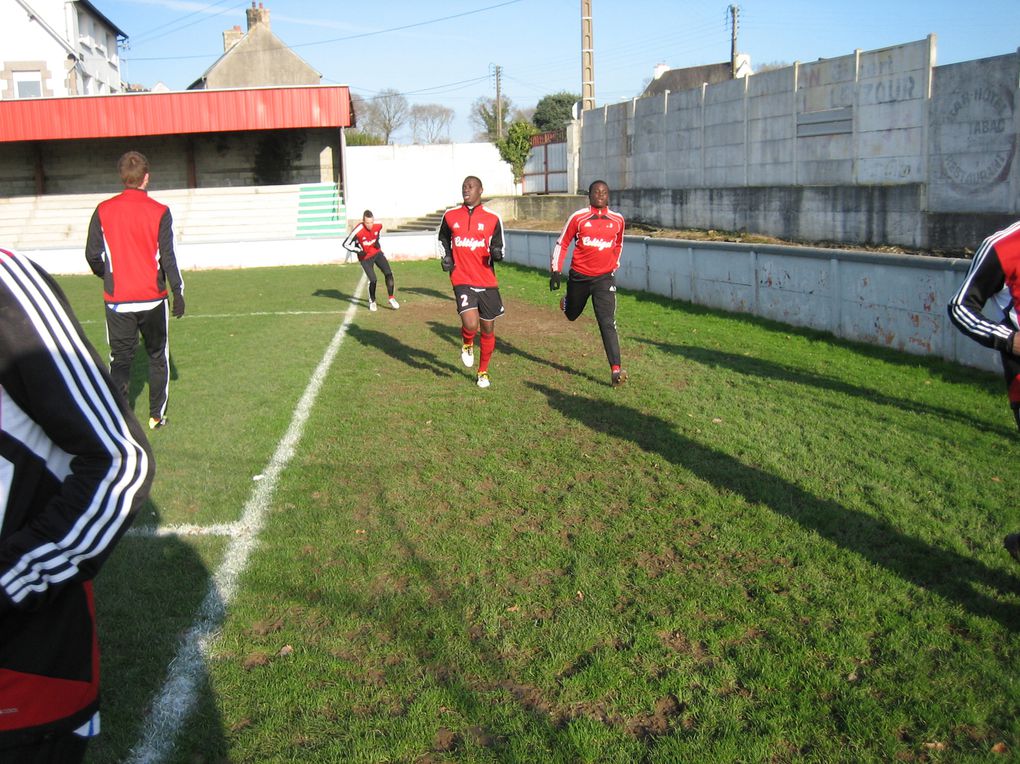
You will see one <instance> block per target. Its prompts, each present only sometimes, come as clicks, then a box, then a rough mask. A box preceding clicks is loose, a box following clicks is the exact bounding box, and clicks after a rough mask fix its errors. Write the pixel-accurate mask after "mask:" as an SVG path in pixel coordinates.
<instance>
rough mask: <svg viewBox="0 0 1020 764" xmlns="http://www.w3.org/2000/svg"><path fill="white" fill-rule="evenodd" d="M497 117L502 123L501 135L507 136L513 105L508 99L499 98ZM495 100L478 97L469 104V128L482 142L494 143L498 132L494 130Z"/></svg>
mask: <svg viewBox="0 0 1020 764" xmlns="http://www.w3.org/2000/svg"><path fill="white" fill-rule="evenodd" d="M499 100H500V108H499V116H500V118H501V119H502V121H503V135H507V130H508V128H509V125H510V121H511V116H510V115H511V114H512V113H513V109H514V105H513V103H512V102H511V101H510V99H509V98H506V97H503V98H500V99H499ZM496 111H497V109H496V99H495V98H488V97H486V96H479V97H478V98H476V99H475V102H474V103H473V104H471V112H470V114H469V115H468V118H469V119H470V121H471V126H472V127H474V128H475V137H476V138H478V139H480V140H483V141H491V142H492V143H495V142H496V136H497V135H498V131H497V130H496V122H497V120H496Z"/></svg>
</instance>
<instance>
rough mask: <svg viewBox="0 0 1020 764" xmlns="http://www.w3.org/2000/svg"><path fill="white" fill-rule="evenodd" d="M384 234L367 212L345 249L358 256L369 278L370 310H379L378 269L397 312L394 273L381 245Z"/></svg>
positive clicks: (350, 234) (346, 241)
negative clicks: (376, 273)
mask: <svg viewBox="0 0 1020 764" xmlns="http://www.w3.org/2000/svg"><path fill="white" fill-rule="evenodd" d="M381 232H382V224H381V223H376V222H375V216H374V215H373V214H372V210H365V212H364V214H363V215H362V216H361V222H360V223H358V224H357V225H356V226H354V228H353V229H351V232H350V233H349V234H348V235H347V238H346V239H344V249H346V250H347V251H348V252H353V253H354V254H356V255H357V256H358V262H359V263H361V267H362V268H363V269H364V271H365V275H366V276H368V309H369V310H372V311H374V310H377V308H376V305H375V285H376V277H375V268H376V267H378V268H379V270H381V271H382V273H383V278H385V279H386V294H388V295H389V303H390V307H391V308H393V310H397V309H398V308H399V307H400V303H399V302H397V298H396V297H394V296H393V292H394V289H393V271H392V270H391V269H390V262H389V260H387V259H386V255H384V254H383V251H382V248H381V246H380V244H379V234H380V233H381Z"/></svg>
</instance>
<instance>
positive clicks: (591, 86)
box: [581, 0, 595, 111]
mask: <svg viewBox="0 0 1020 764" xmlns="http://www.w3.org/2000/svg"><path fill="white" fill-rule="evenodd" d="M591 3H592V0H581V111H586V110H587V109H594V108H595V41H594V35H593V34H592V23H591V19H592V16H591Z"/></svg>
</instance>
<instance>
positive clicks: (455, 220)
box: [438, 175, 503, 388]
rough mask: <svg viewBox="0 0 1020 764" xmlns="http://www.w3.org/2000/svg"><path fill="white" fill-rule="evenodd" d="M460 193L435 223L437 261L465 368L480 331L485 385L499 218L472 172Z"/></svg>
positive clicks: (498, 311)
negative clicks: (449, 288) (450, 297)
mask: <svg viewBox="0 0 1020 764" xmlns="http://www.w3.org/2000/svg"><path fill="white" fill-rule="evenodd" d="M461 195H462V197H463V199H464V203H463V204H462V205H460V206H459V207H453V208H452V209H449V210H447V211H446V214H444V215H443V221H442V223H440V224H439V231H438V236H439V244H440V246H442V248H443V259H442V263H441V265H442V268H443V270H444V271H445V272H447V273H449V274H450V283H451V284H452V285H453V294H454V297H455V298H456V301H457V312H458V313H459V314H460V320H461V330H460V334H461V337H462V338H463V340H464V344H463V346H462V347H461V353H460V359H461V362H462V363H463V364H464V365H465V366H467V367H468V368H470V367H471V366H473V365H474V362H475V355H474V353H475V350H474V341H475V334H477V333H478V331H479V329H481V337H480V338H479V345H480V346H481V358H480V359H479V361H478V376H477V378H476V382H477V384H478V386H479V387H482V388H485V387H488V386H489V384H490V383H489V359H490V358H492V351H493V350H494V349H495V348H496V328H495V320H496V319H497V318H499V317H500V316H502V315H503V300H502V298H501V297H500V295H499V283H498V282H497V281H496V269H495V267H494V266H493V263H496V262H499V261H500V260H502V259H503V221H502V220H501V219H500V217H499V215H497V214H496V213H495V212H492V211H491V210H488V209H486V208H485V207H484V206H482V204H481V198H482V181H480V180H479V179H478V178H476V177H475V176H474V175H469V176H468V177H466V178H464V183H463V184H462V185H461Z"/></svg>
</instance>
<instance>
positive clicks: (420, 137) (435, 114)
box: [411, 103, 453, 143]
mask: <svg viewBox="0 0 1020 764" xmlns="http://www.w3.org/2000/svg"><path fill="white" fill-rule="evenodd" d="M451 122H453V109H451V108H449V107H447V106H443V105H442V104H438V103H419V104H415V105H414V106H412V107H411V133H412V135H413V136H414V142H415V143H448V142H449V141H450V135H449V130H450V123H451Z"/></svg>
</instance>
